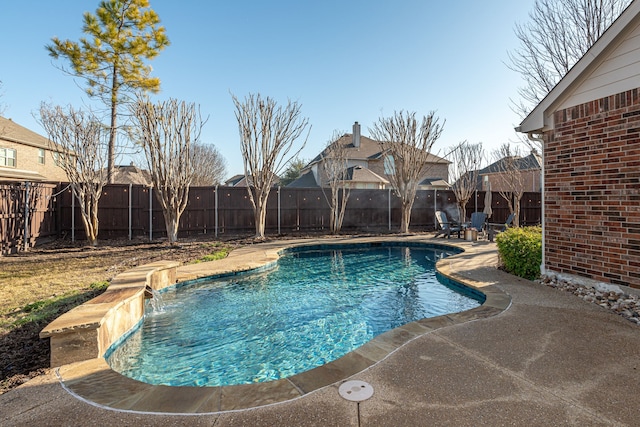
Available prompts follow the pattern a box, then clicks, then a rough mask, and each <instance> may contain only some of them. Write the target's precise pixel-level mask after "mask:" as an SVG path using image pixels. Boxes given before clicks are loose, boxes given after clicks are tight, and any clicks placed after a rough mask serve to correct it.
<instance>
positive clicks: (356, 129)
mask: <svg viewBox="0 0 640 427" xmlns="http://www.w3.org/2000/svg"><path fill="white" fill-rule="evenodd" d="M353 146H354V147H356V148H360V124H359V123H358V122H355V123H354V124H353Z"/></svg>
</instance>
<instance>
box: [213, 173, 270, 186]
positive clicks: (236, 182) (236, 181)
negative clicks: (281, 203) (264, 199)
mask: <svg viewBox="0 0 640 427" xmlns="http://www.w3.org/2000/svg"><path fill="white" fill-rule="evenodd" d="M247 182H252V180H251V177H249V180H248V181H247V179H246V177H245V176H244V175H234V176H232V177H231V178H229V179H228V180H226V181H225V182H224V185H226V186H229V187H246V186H247ZM278 185H280V177H279V176H278V175H275V174H274V175H273V181H272V184H271V186H272V187H277V186H278Z"/></svg>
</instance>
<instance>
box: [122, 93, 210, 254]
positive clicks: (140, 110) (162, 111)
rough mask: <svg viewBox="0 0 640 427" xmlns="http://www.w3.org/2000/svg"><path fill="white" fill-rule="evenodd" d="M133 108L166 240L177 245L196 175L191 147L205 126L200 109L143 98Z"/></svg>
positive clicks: (176, 102)
mask: <svg viewBox="0 0 640 427" xmlns="http://www.w3.org/2000/svg"><path fill="white" fill-rule="evenodd" d="M130 111H131V115H132V116H133V121H134V123H135V129H136V139H137V141H138V142H139V143H140V145H141V146H142V147H143V150H144V154H145V157H146V160H147V166H148V169H149V172H150V173H151V180H152V181H153V185H154V187H155V188H156V191H157V192H158V198H159V199H160V204H161V206H162V213H163V214H164V223H165V226H166V229H167V239H168V241H169V243H171V244H174V243H175V242H176V241H177V240H178V225H179V223H180V216H181V215H182V212H183V211H184V209H185V208H186V207H187V201H188V197H189V186H190V185H191V181H192V179H193V176H194V169H193V152H192V146H193V144H197V143H198V142H199V140H200V132H201V130H202V126H203V125H204V122H203V121H202V118H201V116H200V109H199V108H198V107H196V105H195V104H193V103H186V102H184V101H178V100H176V99H169V100H168V101H164V102H160V103H158V104H152V103H151V102H150V101H149V100H148V99H147V98H142V97H141V98H138V100H137V101H136V103H135V104H132V105H131V106H130Z"/></svg>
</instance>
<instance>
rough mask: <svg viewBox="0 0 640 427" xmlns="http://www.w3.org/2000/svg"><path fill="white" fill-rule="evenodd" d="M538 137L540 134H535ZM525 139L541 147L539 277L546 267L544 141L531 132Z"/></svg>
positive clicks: (543, 273)
mask: <svg viewBox="0 0 640 427" xmlns="http://www.w3.org/2000/svg"><path fill="white" fill-rule="evenodd" d="M537 135H540V134H537ZM527 138H529V140H530V141H534V142H537V143H539V144H540V147H541V150H540V151H541V152H540V157H541V158H542V164H541V165H540V169H541V170H540V198H541V199H542V204H541V206H540V223H541V224H542V263H541V264H540V275H541V276H544V275H545V274H546V271H547V269H546V265H545V262H544V260H545V253H546V252H545V246H546V245H545V240H546V238H545V236H546V233H545V232H546V230H545V228H546V227H545V218H546V217H545V209H544V193H545V191H544V163H545V161H544V139H543V138H540V137H539V136H535V134H534V133H533V132H528V133H527Z"/></svg>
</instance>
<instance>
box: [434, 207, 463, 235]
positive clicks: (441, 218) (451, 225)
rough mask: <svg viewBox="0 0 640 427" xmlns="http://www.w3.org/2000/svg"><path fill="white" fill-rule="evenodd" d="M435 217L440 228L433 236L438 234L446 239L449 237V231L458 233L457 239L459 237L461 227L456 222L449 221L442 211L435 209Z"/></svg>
mask: <svg viewBox="0 0 640 427" xmlns="http://www.w3.org/2000/svg"><path fill="white" fill-rule="evenodd" d="M436 219H437V220H438V225H439V226H440V229H439V230H438V231H437V232H436V235H435V236H434V237H438V236H439V235H441V234H442V235H443V236H442V237H446V238H448V239H450V238H451V233H455V232H457V233H458V239H459V238H460V231H461V230H462V227H460V225H459V224H456V223H455V222H453V221H449V219H448V218H447V214H446V213H444V212H442V211H436Z"/></svg>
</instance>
